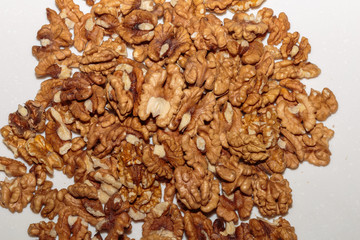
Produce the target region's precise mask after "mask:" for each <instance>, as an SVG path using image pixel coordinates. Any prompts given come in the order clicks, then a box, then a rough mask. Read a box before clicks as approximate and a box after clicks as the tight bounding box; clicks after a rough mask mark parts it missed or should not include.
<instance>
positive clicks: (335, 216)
mask: <svg viewBox="0 0 360 240" xmlns="http://www.w3.org/2000/svg"><path fill="white" fill-rule="evenodd" d="M54 2H55V1H49V0H34V1H28V0H13V1H6V2H4V3H3V4H2V5H1V8H0V27H1V38H0V53H1V57H0V72H1V80H0V82H1V87H0V99H1V111H0V126H3V125H6V124H7V116H8V114H9V113H11V112H14V111H16V109H17V106H18V104H23V103H24V102H26V101H27V100H28V99H33V98H34V96H35V94H36V92H37V90H38V89H39V86H40V83H41V80H38V79H36V77H35V75H34V68H35V66H36V64H37V61H36V59H35V58H34V57H33V56H32V55H31V47H32V46H33V45H38V44H39V43H38V41H37V40H36V32H37V30H38V29H40V27H41V26H42V25H43V24H47V19H46V14H45V8H46V7H51V8H53V9H55V4H54ZM82 2H83V1H82ZM263 6H266V7H270V8H272V9H274V11H275V14H279V13H280V12H282V11H283V12H285V13H286V14H287V15H288V18H289V21H290V23H291V29H290V31H298V32H299V33H300V35H301V36H306V37H307V38H308V39H309V42H310V44H311V46H312V51H311V54H310V57H309V61H311V62H313V63H315V64H317V65H318V66H319V67H320V68H321V70H322V73H321V75H320V76H319V77H318V78H316V79H312V80H304V83H305V84H306V85H307V86H308V88H307V89H310V88H315V89H317V90H322V89H323V88H324V87H329V88H330V89H331V90H332V91H333V92H334V94H335V95H336V97H337V99H338V102H339V110H338V112H337V113H336V114H335V115H333V116H331V117H330V118H329V119H328V120H327V121H326V122H325V125H326V126H328V127H329V128H332V129H334V130H335V136H334V138H333V139H332V140H331V142H330V150H331V152H332V157H331V162H330V164H329V165H328V166H327V167H315V166H313V165H310V164H308V163H306V162H305V163H303V164H301V165H300V167H299V168H298V169H296V170H287V171H286V172H285V177H286V178H287V179H288V180H289V182H290V186H291V188H292V189H293V200H294V203H293V206H292V208H291V209H290V211H289V213H288V214H287V215H286V219H288V220H289V221H290V222H291V224H292V225H293V226H295V228H296V233H297V235H298V239H300V240H302V239H306V240H311V239H319V240H321V239H328V240H330V239H358V236H360V187H359V185H358V184H359V183H360V174H359V172H358V171H359V170H360V159H359V156H360V127H359V120H360V107H359V105H358V104H359V102H360V92H358V91H360V60H359V57H360V25H359V23H360V15H359V14H358V9H359V7H360V2H359V1H355V0H344V1H333V0H330V1H329V0H327V1H325V0H317V1H311V0H302V1H296V0H286V1H285V0H268V1H266V2H265V4H264V5H263ZM0 155H2V156H7V157H12V154H11V152H10V151H9V150H8V149H7V148H6V147H4V146H3V145H1V146H0ZM4 178H5V174H3V173H0V179H1V180H3V179H4ZM53 180H54V182H55V187H57V188H62V187H66V186H67V185H68V184H69V183H71V180H69V179H67V178H66V177H65V176H64V175H62V174H61V173H56V174H55V176H54V179H53ZM0 216H1V217H0V232H1V237H0V238H1V239H12V240H17V239H29V238H30V237H29V236H28V235H27V228H28V225H29V224H30V223H33V222H39V221H41V220H43V219H42V218H41V217H40V216H39V215H36V214H33V213H32V212H31V210H30V208H29V207H27V208H26V209H24V211H23V213H21V214H17V213H16V214H11V213H10V212H9V211H8V210H6V209H3V208H0ZM255 216H256V214H255ZM133 229H134V231H133V234H132V235H131V237H134V238H136V239H139V238H140V236H141V231H136V229H140V225H135V227H134V228H133Z"/></svg>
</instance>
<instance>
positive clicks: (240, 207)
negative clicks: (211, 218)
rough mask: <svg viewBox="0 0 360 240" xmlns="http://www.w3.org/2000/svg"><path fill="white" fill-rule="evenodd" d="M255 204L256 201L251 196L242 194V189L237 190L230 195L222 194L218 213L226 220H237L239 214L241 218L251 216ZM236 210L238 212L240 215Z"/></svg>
mask: <svg viewBox="0 0 360 240" xmlns="http://www.w3.org/2000/svg"><path fill="white" fill-rule="evenodd" d="M253 205H254V202H253V199H252V197H251V196H246V195H244V194H242V193H241V192H240V190H236V191H235V192H234V194H232V195H230V196H224V195H221V196H220V201H219V205H218V207H217V209H216V214H217V215H218V216H219V217H221V218H223V219H224V220H225V221H226V222H237V221H238V215H239V217H240V219H241V220H244V219H247V218H249V217H250V214H251V210H252V208H253ZM235 211H237V212H238V215H237V214H236V212H235Z"/></svg>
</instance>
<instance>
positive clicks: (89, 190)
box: [68, 183, 98, 199]
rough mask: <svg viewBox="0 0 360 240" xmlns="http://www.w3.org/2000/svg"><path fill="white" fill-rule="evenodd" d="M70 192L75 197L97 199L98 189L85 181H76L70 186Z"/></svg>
mask: <svg viewBox="0 0 360 240" xmlns="http://www.w3.org/2000/svg"><path fill="white" fill-rule="evenodd" d="M68 191H69V193H70V194H71V195H72V196H73V197H75V198H88V199H97V198H98V194H97V190H96V188H95V187H93V186H89V185H87V184H85V183H75V184H73V185H70V186H69V187H68Z"/></svg>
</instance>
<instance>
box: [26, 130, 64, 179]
mask: <svg viewBox="0 0 360 240" xmlns="http://www.w3.org/2000/svg"><path fill="white" fill-rule="evenodd" d="M25 148H26V151H27V157H26V158H25V160H26V161H28V162H34V163H36V164H42V165H43V166H44V167H45V169H46V171H47V172H48V173H50V174H51V173H53V169H54V168H55V169H61V168H62V167H63V160H62V158H61V157H60V156H59V155H58V154H57V153H56V152H55V151H54V149H53V147H52V146H51V145H50V143H49V142H47V141H46V139H45V138H44V137H43V136H42V135H37V136H36V137H35V138H30V139H29V140H27V141H26V144H25ZM23 157H24V156H23Z"/></svg>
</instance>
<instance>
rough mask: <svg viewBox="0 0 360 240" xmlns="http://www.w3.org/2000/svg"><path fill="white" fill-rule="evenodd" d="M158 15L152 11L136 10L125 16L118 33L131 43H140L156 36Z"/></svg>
mask: <svg viewBox="0 0 360 240" xmlns="http://www.w3.org/2000/svg"><path fill="white" fill-rule="evenodd" d="M156 25H157V16H156V15H155V14H153V13H151V12H148V11H143V10H134V11H132V12H131V13H129V14H128V15H126V16H125V17H124V19H123V20H122V23H121V24H120V26H119V27H118V29H117V33H118V34H119V35H120V36H121V37H122V38H123V39H124V40H125V41H126V42H128V43H130V44H140V43H143V42H148V41H151V40H152V39H153V38H154V29H155V27H156Z"/></svg>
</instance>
